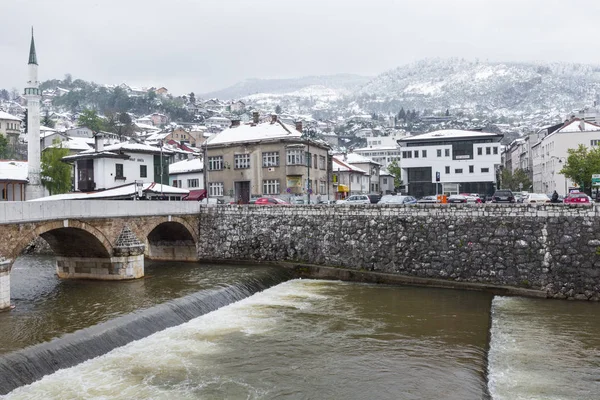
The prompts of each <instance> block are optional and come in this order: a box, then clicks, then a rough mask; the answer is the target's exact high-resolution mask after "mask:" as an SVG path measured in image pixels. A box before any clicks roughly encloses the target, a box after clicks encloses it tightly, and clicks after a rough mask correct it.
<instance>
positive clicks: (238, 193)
mask: <svg viewBox="0 0 600 400" xmlns="http://www.w3.org/2000/svg"><path fill="white" fill-rule="evenodd" d="M235 201H236V202H238V203H241V204H248V203H250V181H241V182H235Z"/></svg>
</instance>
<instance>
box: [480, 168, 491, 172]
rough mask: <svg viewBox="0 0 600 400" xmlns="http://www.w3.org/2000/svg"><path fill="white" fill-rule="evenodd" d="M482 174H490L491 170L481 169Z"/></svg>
mask: <svg viewBox="0 0 600 400" xmlns="http://www.w3.org/2000/svg"><path fill="white" fill-rule="evenodd" d="M481 172H482V173H487V172H490V169H489V168H481Z"/></svg>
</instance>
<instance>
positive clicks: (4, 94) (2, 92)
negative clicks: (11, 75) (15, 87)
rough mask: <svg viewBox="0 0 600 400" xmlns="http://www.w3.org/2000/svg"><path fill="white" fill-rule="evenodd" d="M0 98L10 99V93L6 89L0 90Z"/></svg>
mask: <svg viewBox="0 0 600 400" xmlns="http://www.w3.org/2000/svg"><path fill="white" fill-rule="evenodd" d="M0 100H6V101H9V100H10V93H8V90H6V89H1V90H0Z"/></svg>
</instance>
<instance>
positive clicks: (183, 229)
mask: <svg viewBox="0 0 600 400" xmlns="http://www.w3.org/2000/svg"><path fill="white" fill-rule="evenodd" d="M145 239H146V257H148V258H150V259H154V260H177V261H196V260H198V254H197V248H196V246H197V244H198V233H197V230H196V229H194V228H193V226H192V225H190V223H189V222H188V221H186V220H185V219H183V218H178V217H171V218H169V219H168V220H165V221H160V222H158V223H156V224H155V225H153V226H151V227H150V228H149V229H148V230H147V234H145Z"/></svg>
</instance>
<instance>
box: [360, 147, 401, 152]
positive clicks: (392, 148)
mask: <svg viewBox="0 0 600 400" xmlns="http://www.w3.org/2000/svg"><path fill="white" fill-rule="evenodd" d="M398 149H399V147H397V146H371V147H361V148H360V149H354V152H357V151H385V150H398Z"/></svg>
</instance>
